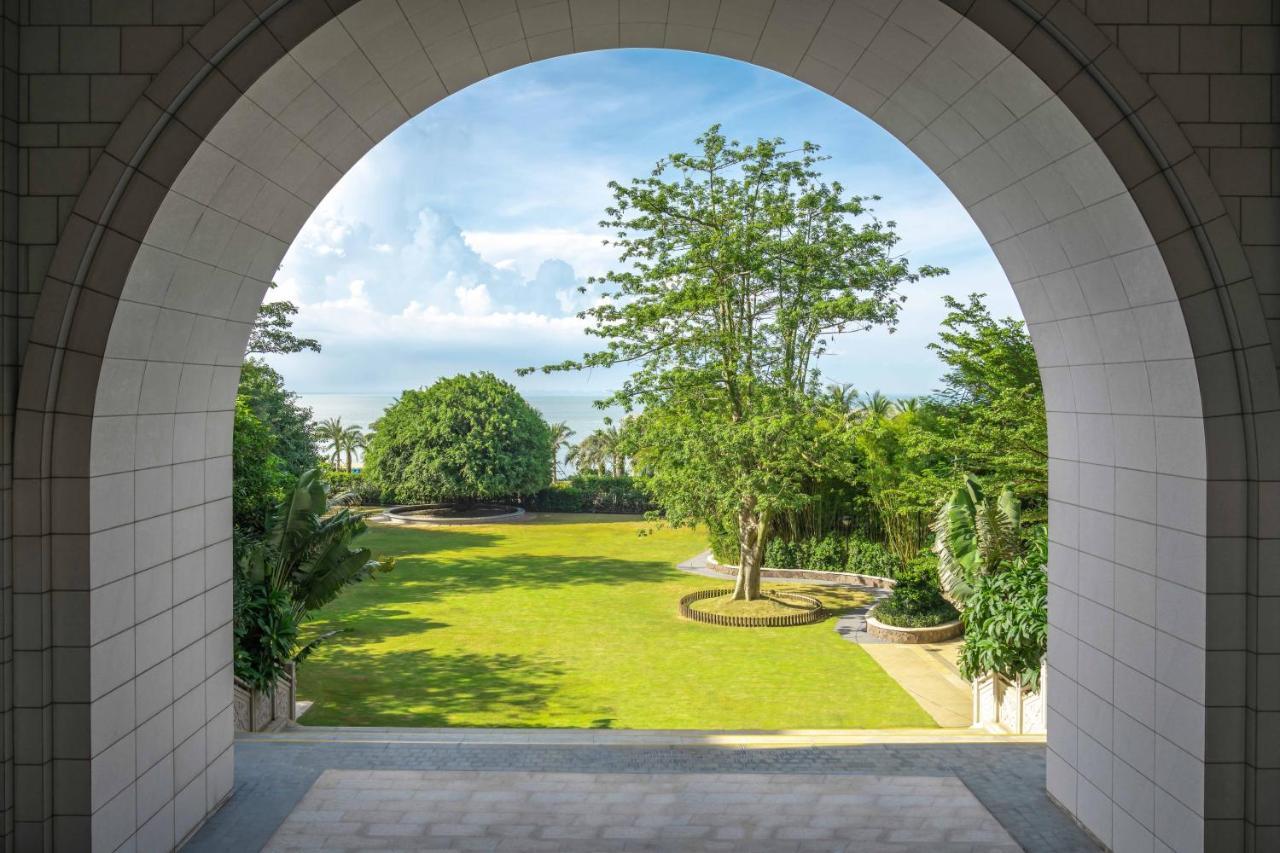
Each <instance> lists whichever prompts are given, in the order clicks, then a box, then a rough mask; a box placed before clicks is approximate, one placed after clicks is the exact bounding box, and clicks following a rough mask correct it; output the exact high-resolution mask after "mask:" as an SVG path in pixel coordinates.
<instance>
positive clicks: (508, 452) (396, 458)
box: [364, 373, 551, 502]
mask: <svg viewBox="0 0 1280 853" xmlns="http://www.w3.org/2000/svg"><path fill="white" fill-rule="evenodd" d="M364 472H365V476H366V477H368V478H369V479H370V480H372V481H373V482H374V483H376V484H378V485H379V486H381V487H382V489H383V490H384V491H386V492H388V493H390V494H391V495H393V496H394V499H395V500H398V501H403V502H409V501H461V502H468V501H477V500H491V499H494V498H501V497H508V496H512V495H529V494H533V493H534V492H537V491H539V490H541V489H544V488H546V487H547V486H548V485H549V484H550V482H551V429H550V427H548V426H547V422H546V421H545V420H543V418H542V415H540V414H539V413H538V411H537V410H536V409H534V408H533V407H532V406H530V405H529V404H528V402H526V401H525V399H524V398H523V397H521V396H520V394H519V392H518V391H516V389H515V387H514V386H513V385H511V383H509V382H503V381H502V380H500V379H498V378H497V377H496V376H494V375H493V374H492V373H468V374H462V375H459V376H454V377H451V378H448V379H441V380H439V381H438V382H436V383H435V384H434V385H432V386H431V387H430V388H426V389H421V390H409V391H405V392H404V393H403V394H401V395H400V397H399V399H397V400H396V401H395V402H394V403H393V404H392V405H391V406H389V407H388V408H387V410H386V411H385V412H384V413H383V415H382V417H381V418H379V419H378V420H377V421H376V422H374V424H373V435H372V437H371V438H370V439H369V442H368V450H367V451H366V453H365V467H364Z"/></svg>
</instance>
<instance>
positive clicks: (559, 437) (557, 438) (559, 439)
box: [550, 421, 574, 483]
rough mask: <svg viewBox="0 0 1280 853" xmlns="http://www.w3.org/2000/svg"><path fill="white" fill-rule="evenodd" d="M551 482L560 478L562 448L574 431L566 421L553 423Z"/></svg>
mask: <svg viewBox="0 0 1280 853" xmlns="http://www.w3.org/2000/svg"><path fill="white" fill-rule="evenodd" d="M550 428H551V482H552V483H555V482H557V481H559V479H560V450H561V449H562V448H564V447H566V446H567V445H568V444H569V439H570V438H572V437H573V435H574V432H573V430H571V429H570V428H569V425H568V424H567V423H565V422H564V421H557V422H556V423H553V424H551V427H550Z"/></svg>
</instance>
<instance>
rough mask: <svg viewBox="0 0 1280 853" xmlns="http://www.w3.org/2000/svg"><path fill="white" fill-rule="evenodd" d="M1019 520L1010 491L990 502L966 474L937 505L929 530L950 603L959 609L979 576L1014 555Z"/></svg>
mask: <svg viewBox="0 0 1280 853" xmlns="http://www.w3.org/2000/svg"><path fill="white" fill-rule="evenodd" d="M1021 516H1022V508H1021V502H1020V501H1019V500H1018V497H1017V495H1015V494H1014V492H1013V490H1012V489H1011V488H1009V487H1008V486H1006V487H1005V488H1004V489H1003V490H1002V491H1001V492H1000V494H999V496H998V497H996V498H995V499H994V500H992V499H990V498H988V497H987V496H986V495H985V494H984V493H983V490H982V485H981V484H980V483H979V482H978V480H977V479H976V478H975V477H974V476H973V475H972V474H966V475H965V478H964V482H963V483H962V484H961V485H960V486H958V487H957V488H956V489H955V491H953V492H952V493H951V494H950V495H949V496H948V497H947V499H946V500H944V501H943V502H942V504H941V505H940V506H939V508H938V514H937V517H936V518H935V519H934V521H933V525H932V527H933V532H934V533H935V534H936V537H935V539H934V544H933V551H934V553H935V554H937V555H938V579H939V581H940V582H941V584H942V594H943V595H944V596H945V597H946V599H947V600H948V601H950V602H951V603H952V604H954V605H955V606H956V607H959V608H963V607H964V601H965V599H967V598H968V597H969V595H970V594H971V593H972V592H973V583H974V581H975V580H976V579H977V577H978V576H979V575H985V574H990V573H992V572H995V571H997V570H998V569H999V568H1000V566H1001V564H1002V563H1005V562H1006V561H1008V560H1012V559H1014V558H1015V557H1017V556H1018V554H1019V552H1020V550H1021V546H1020V543H1019V529H1020V525H1021Z"/></svg>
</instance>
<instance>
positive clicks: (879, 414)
mask: <svg viewBox="0 0 1280 853" xmlns="http://www.w3.org/2000/svg"><path fill="white" fill-rule="evenodd" d="M893 410H894V405H893V401H892V400H890V399H889V398H888V397H886V396H885V395H883V394H881V393H880V392H879V391H872V392H871V393H870V394H864V395H862V401H861V405H860V407H859V414H861V415H862V417H864V418H873V419H879V418H887V417H889V416H890V415H892V414H893Z"/></svg>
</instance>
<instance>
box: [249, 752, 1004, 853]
mask: <svg viewBox="0 0 1280 853" xmlns="http://www.w3.org/2000/svg"><path fill="white" fill-rule="evenodd" d="M317 846H320V847H324V848H326V849H332V850H343V851H346V850H364V849H370V848H373V849H378V848H395V849H401V850H403V849H412V850H478V849H480V850H521V851H535V850H545V851H553V853H554V851H579V850H580V851H615V850H616V851H624V850H688V851H708V853H710V851H726V853H781V851H795V853H801V851H804V852H805V853H809V851H812V853H818V851H822V853H831V851H839V850H853V849H857V850H868V849H875V850H883V851H886V853H889V851H896V853H902V851H912V850H920V849H924V848H927V849H929V850H932V851H938V853H961V851H963V853H969V851H972V850H975V849H977V848H979V847H980V848H981V849H983V850H988V851H992V853H997V852H998V851H1007V853H1015V851H1018V850H1019V848H1018V845H1017V844H1016V843H1015V842H1014V841H1013V839H1012V838H1010V837H1009V833H1007V832H1005V830H1004V827H1002V826H1000V824H999V823H998V822H996V819H995V818H993V817H992V816H991V813H990V812H988V811H987V810H986V809H985V808H983V807H982V804H981V803H979V802H978V801H977V800H976V799H975V798H974V796H973V794H971V793H969V789H968V788H966V787H965V786H964V783H962V782H961V781H960V780H959V779H957V778H955V777H954V776H847V775H846V776H834V775H821V776H819V775H797V774H784V773H769V774H762V773H734V774H707V773H513V772H509V771H507V772H504V771H488V772H486V771H469V772H468V771H463V772H458V771H440V770H428V771H413V770H326V771H325V772H324V773H323V774H321V776H320V778H319V779H317V780H316V782H315V784H314V785H313V786H312V787H311V790H310V791H308V792H307V795H306V796H305V797H304V798H303V800H302V802H301V803H300V804H299V805H298V807H297V808H295V809H294V810H293V812H292V813H291V814H290V815H289V817H288V819H286V820H285V822H284V824H283V825H282V826H281V827H280V829H278V830H277V831H276V833H275V835H273V836H272V838H271V841H270V842H269V843H268V844H267V848H266V849H267V850H269V851H281V853H283V851H287V850H298V849H311V848H315V847H317Z"/></svg>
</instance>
